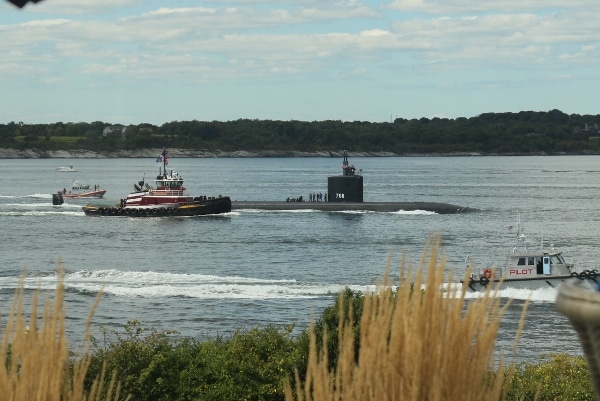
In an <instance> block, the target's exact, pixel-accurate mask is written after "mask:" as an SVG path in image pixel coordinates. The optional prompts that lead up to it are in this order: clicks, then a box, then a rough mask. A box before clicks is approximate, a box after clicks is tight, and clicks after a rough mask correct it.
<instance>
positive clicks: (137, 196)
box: [83, 150, 231, 217]
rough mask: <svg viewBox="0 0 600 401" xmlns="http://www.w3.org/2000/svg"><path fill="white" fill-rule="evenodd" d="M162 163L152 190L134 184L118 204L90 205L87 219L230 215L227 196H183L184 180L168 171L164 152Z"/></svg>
mask: <svg viewBox="0 0 600 401" xmlns="http://www.w3.org/2000/svg"><path fill="white" fill-rule="evenodd" d="M156 161H157V162H162V163H163V165H162V168H161V167H159V170H158V175H157V176H156V180H155V182H156V185H155V187H152V186H151V185H149V184H148V183H146V182H144V180H142V181H140V182H138V183H137V184H134V185H133V187H134V189H135V192H132V193H130V194H129V195H127V198H125V199H121V200H120V201H119V203H118V204H117V205H114V206H108V207H107V206H103V205H99V204H97V205H94V204H89V205H86V206H84V207H83V212H84V213H85V214H86V215H89V216H130V217H146V216H202V215H209V214H222V213H229V212H231V199H230V198H229V197H228V196H221V195H219V196H217V197H207V196H198V197H193V196H190V195H187V194H185V187H184V186H183V177H181V176H180V175H179V174H178V173H177V172H175V171H174V170H168V171H167V164H168V160H167V151H166V150H163V152H162V153H161V155H160V156H159V157H158V159H157V160H156Z"/></svg>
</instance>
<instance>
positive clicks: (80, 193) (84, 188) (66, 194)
mask: <svg viewBox="0 0 600 401" xmlns="http://www.w3.org/2000/svg"><path fill="white" fill-rule="evenodd" d="M59 193H60V194H61V196H62V198H63V199H75V198H102V197H103V196H104V194H105V193H106V189H102V188H100V186H99V185H94V186H93V187H91V186H90V185H87V184H80V183H79V182H78V181H73V184H72V185H71V189H70V190H67V189H66V188H63V190H62V191H59Z"/></svg>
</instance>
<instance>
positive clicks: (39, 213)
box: [0, 209, 84, 216]
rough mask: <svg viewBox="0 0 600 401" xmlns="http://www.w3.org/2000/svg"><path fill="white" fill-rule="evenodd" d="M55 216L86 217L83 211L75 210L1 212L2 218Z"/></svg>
mask: <svg viewBox="0 0 600 401" xmlns="http://www.w3.org/2000/svg"><path fill="white" fill-rule="evenodd" d="M54 214H60V215H68V216H84V213H83V211H74V210H65V209H55V210H31V211H23V210H11V211H2V212H0V216H48V215H54Z"/></svg>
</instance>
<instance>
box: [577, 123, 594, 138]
mask: <svg viewBox="0 0 600 401" xmlns="http://www.w3.org/2000/svg"><path fill="white" fill-rule="evenodd" d="M575 133H576V134H578V135H587V136H588V137H592V138H594V139H597V137H600V128H598V124H596V123H594V127H593V128H590V127H589V126H588V125H587V124H586V125H585V128H583V129H581V128H577V129H575Z"/></svg>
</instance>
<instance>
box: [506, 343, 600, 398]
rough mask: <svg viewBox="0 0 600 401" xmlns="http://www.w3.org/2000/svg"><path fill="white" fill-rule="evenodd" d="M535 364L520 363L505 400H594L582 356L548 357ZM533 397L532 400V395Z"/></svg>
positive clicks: (563, 355) (588, 374)
mask: <svg viewBox="0 0 600 401" xmlns="http://www.w3.org/2000/svg"><path fill="white" fill-rule="evenodd" d="M549 358H550V359H548V360H546V361H543V362H540V363H538V364H530V363H520V364H518V365H516V366H515V368H516V370H515V374H514V376H513V378H512V380H511V382H510V385H509V388H508V391H507V397H506V400H508V401H511V400H515V401H516V400H524V401H529V400H537V401H554V400H569V401H594V400H595V399H596V398H595V396H594V388H593V384H592V379H591V376H590V373H589V370H588V367H587V364H586V361H585V359H584V358H583V357H582V356H570V355H566V354H557V355H549ZM537 392H539V393H538V395H537V398H535V395H536V393H537Z"/></svg>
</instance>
